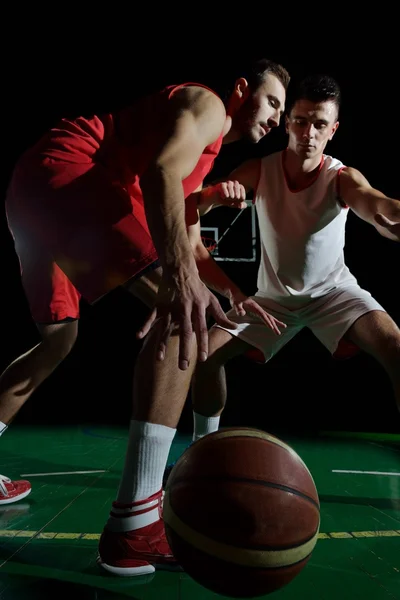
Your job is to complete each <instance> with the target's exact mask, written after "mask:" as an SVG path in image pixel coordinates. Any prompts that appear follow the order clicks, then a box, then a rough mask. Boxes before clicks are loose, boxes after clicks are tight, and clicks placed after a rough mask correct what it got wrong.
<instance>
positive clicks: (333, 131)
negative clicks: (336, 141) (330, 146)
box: [329, 121, 339, 141]
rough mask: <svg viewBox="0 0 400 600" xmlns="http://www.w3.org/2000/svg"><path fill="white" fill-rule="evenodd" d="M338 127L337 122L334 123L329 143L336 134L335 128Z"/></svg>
mask: <svg viewBox="0 0 400 600" xmlns="http://www.w3.org/2000/svg"><path fill="white" fill-rule="evenodd" d="M338 127H339V121H336V123H335V124H334V126H333V127H332V133H331V135H330V136H329V141H330V140H331V139H332V138H333V136H334V135H335V133H336V130H337V128H338Z"/></svg>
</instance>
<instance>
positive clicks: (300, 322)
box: [214, 285, 386, 362]
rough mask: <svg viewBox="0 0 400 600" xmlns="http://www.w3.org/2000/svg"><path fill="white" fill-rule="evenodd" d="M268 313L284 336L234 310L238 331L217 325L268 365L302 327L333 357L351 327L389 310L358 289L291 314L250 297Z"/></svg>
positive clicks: (232, 316) (328, 296) (341, 291)
mask: <svg viewBox="0 0 400 600" xmlns="http://www.w3.org/2000/svg"><path fill="white" fill-rule="evenodd" d="M251 298H253V299H254V300H255V301H256V302H257V303H258V304H259V305H260V306H262V307H263V308H264V310H265V311H266V312H268V313H269V314H271V315H272V316H274V317H276V318H277V319H279V320H280V321H282V322H283V323H285V324H286V326H287V327H286V329H281V332H282V333H281V335H276V333H274V332H273V331H272V330H271V329H270V328H269V327H268V326H267V325H265V324H264V322H263V321H261V319H260V318H259V317H256V316H255V315H253V314H250V313H248V314H247V315H245V316H244V317H239V316H238V315H237V314H236V313H235V311H234V309H231V310H230V311H228V313H227V315H228V317H229V319H230V320H231V321H233V322H234V323H237V324H238V327H237V329H228V328H227V327H221V325H214V327H219V328H220V329H224V330H225V331H229V333H231V334H232V335H234V336H237V337H238V338H240V339H241V340H243V341H245V342H247V343H248V344H250V345H251V346H254V347H255V348H258V350H260V351H261V352H262V353H263V355H264V359H265V362H267V361H268V360H270V359H271V358H272V357H273V356H274V355H275V354H276V353H277V352H278V351H279V350H280V349H281V348H283V346H285V344H287V343H288V342H289V340H291V339H292V338H293V337H294V336H295V335H296V334H297V333H299V331H301V330H302V329H303V327H308V328H309V329H310V330H311V331H312V332H313V334H314V335H315V336H316V337H317V338H318V339H319V340H320V342H322V344H323V345H324V346H325V347H326V348H327V349H328V350H329V352H331V354H334V353H335V351H336V349H337V347H338V344H339V342H340V340H341V339H342V338H343V336H344V335H345V333H346V332H347V330H348V329H349V327H351V325H353V323H354V322H355V321H356V320H357V319H358V318H359V317H361V316H362V315H365V314H366V313H368V312H370V311H372V310H380V311H383V312H386V310H385V309H384V308H383V307H382V306H381V305H380V304H379V303H378V302H377V301H376V300H375V299H374V298H373V297H372V296H371V294H370V293H369V292H367V291H366V290H364V289H362V288H361V287H359V286H358V285H352V286H346V287H343V288H336V289H335V290H334V291H332V292H329V293H328V294H326V295H325V296H322V297H321V298H317V299H315V300H311V302H310V303H308V304H307V305H306V306H304V307H302V308H299V309H296V310H289V309H287V308H285V307H283V306H281V305H279V304H277V303H276V302H274V301H273V300H269V299H267V298H263V297H261V296H257V295H255V296H251Z"/></svg>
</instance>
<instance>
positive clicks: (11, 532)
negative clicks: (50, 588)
mask: <svg viewBox="0 0 400 600" xmlns="http://www.w3.org/2000/svg"><path fill="white" fill-rule="evenodd" d="M15 537H17V538H35V539H38V540H95V541H98V540H99V539H100V533H65V532H50V531H45V532H39V531H32V530H25V529H0V539H1V538H15ZM380 537H400V529H399V530H394V529H389V530H382V531H332V532H329V533H320V534H318V539H319V540H354V539H361V538H380Z"/></svg>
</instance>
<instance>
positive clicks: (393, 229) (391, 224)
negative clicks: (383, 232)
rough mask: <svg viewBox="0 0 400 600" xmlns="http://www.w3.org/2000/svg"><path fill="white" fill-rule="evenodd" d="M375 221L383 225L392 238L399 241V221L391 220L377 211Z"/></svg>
mask: <svg viewBox="0 0 400 600" xmlns="http://www.w3.org/2000/svg"><path fill="white" fill-rule="evenodd" d="M375 221H376V223H377V224H378V225H379V226H380V227H384V228H385V229H387V231H388V232H389V233H390V234H391V236H393V238H392V239H395V240H396V241H398V242H400V221H392V220H391V219H388V218H387V217H385V215H383V214H382V213H377V214H376V215H375Z"/></svg>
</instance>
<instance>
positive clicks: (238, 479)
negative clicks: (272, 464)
mask: <svg viewBox="0 0 400 600" xmlns="http://www.w3.org/2000/svg"><path fill="white" fill-rule="evenodd" d="M205 481H218V482H221V483H222V482H223V483H227V482H232V483H249V484H252V485H261V486H264V487H269V488H273V489H277V490H281V491H283V492H288V493H289V494H294V495H295V496H299V497H300V498H303V499H304V500H308V501H309V502H310V503H311V504H312V505H313V506H315V508H317V509H318V512H319V511H320V507H319V504H318V502H316V501H315V500H314V499H313V498H311V497H310V496H308V495H307V494H305V493H304V492H300V491H299V490H296V489H294V488H292V487H290V486H287V485H282V484H281V483H274V482H272V481H264V480H258V479H247V478H246V477H223V476H220V475H218V476H214V477H212V476H202V477H190V476H189V477H187V476H186V477H181V478H180V477H175V478H174V479H173V482H172V485H170V490H171V489H173V488H174V487H175V485H178V484H179V483H193V482H194V483H200V482H205Z"/></svg>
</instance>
